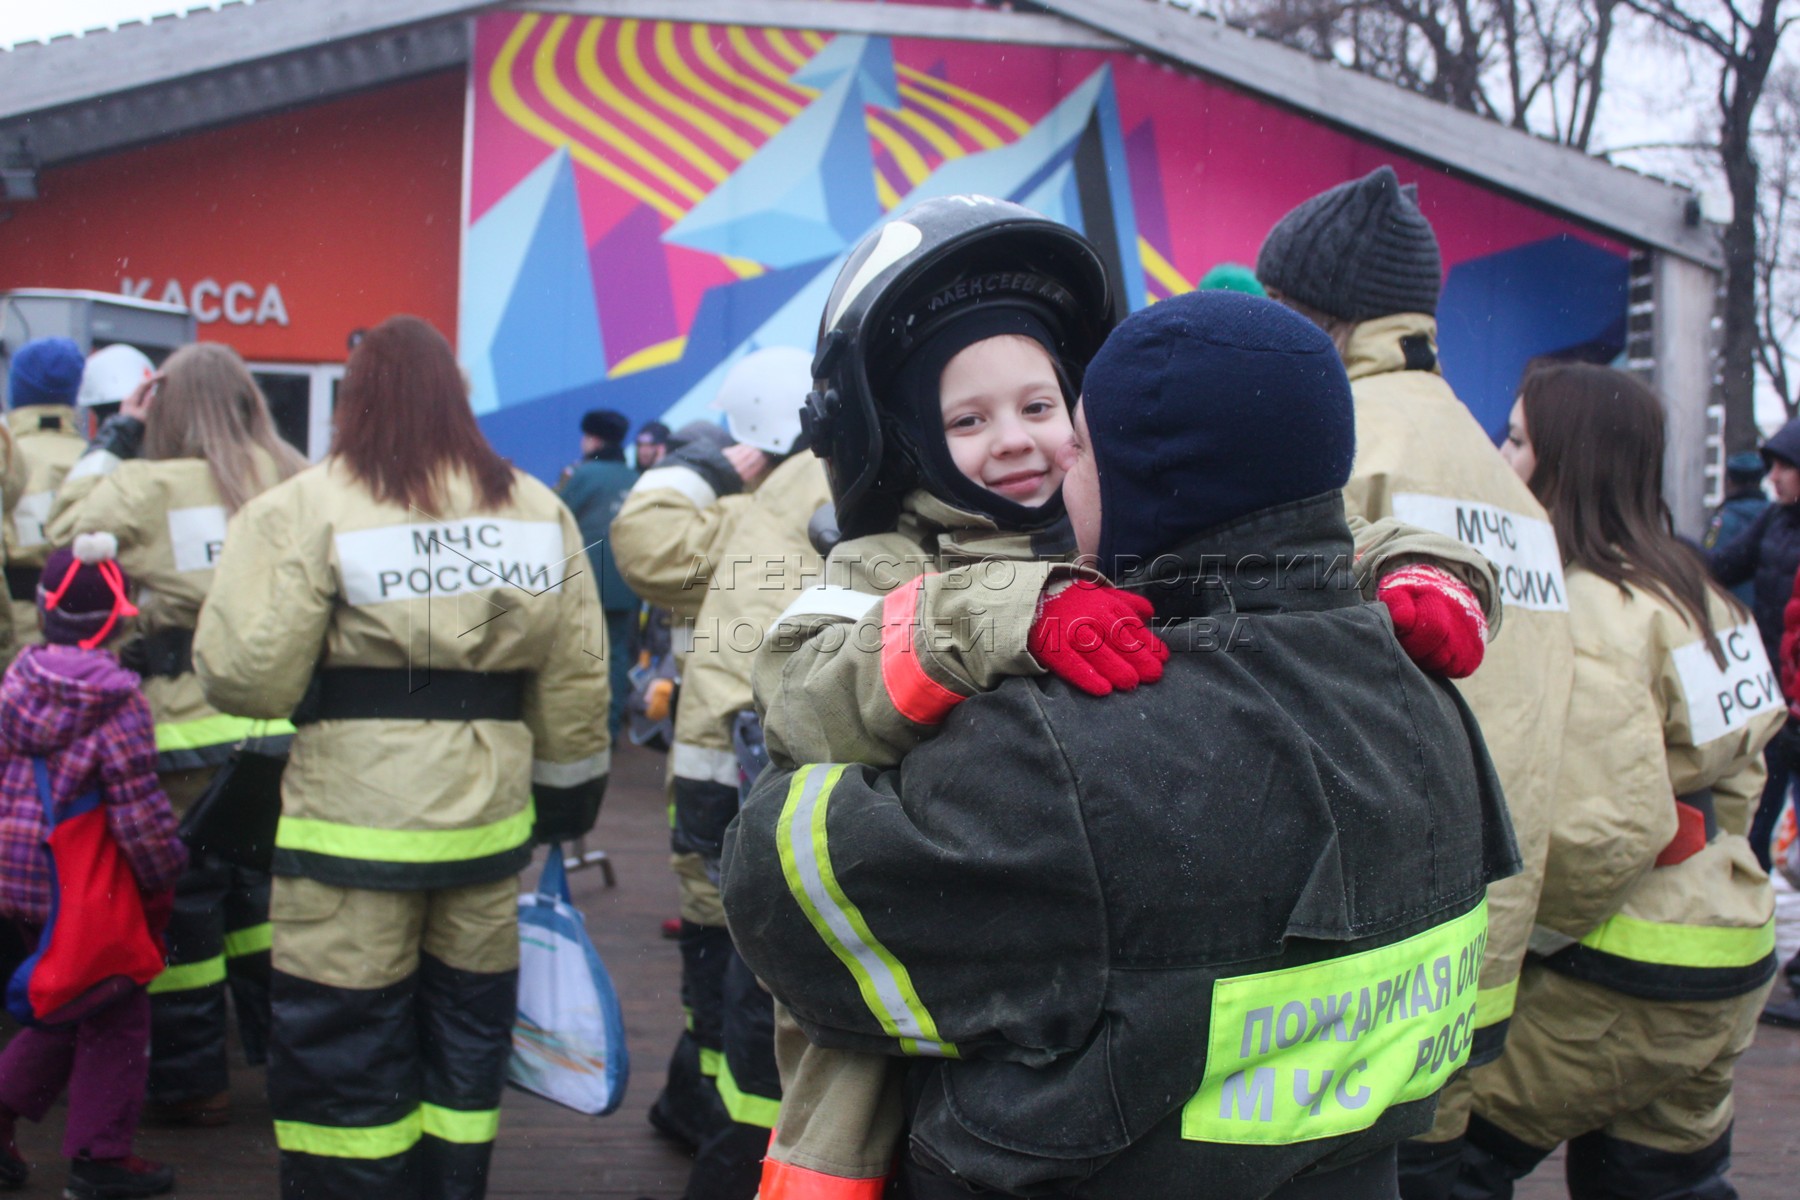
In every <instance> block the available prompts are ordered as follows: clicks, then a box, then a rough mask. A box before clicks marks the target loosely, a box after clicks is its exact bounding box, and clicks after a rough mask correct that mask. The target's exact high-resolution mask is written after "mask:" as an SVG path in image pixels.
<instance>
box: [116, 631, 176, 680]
mask: <svg viewBox="0 0 1800 1200" xmlns="http://www.w3.org/2000/svg"><path fill="white" fill-rule="evenodd" d="M119 665H120V666H122V667H124V668H125V669H126V670H128V671H136V672H137V673H138V674H139V675H140V676H142V677H143V678H145V679H157V678H162V679H176V678H179V677H180V676H182V675H188V674H191V673H192V672H193V670H194V631H193V630H191V629H159V630H157V631H156V632H155V633H146V634H145V635H144V636H142V637H140V638H133V639H132V640H131V641H129V642H127V643H125V648H124V649H122V650H120V651H119Z"/></svg>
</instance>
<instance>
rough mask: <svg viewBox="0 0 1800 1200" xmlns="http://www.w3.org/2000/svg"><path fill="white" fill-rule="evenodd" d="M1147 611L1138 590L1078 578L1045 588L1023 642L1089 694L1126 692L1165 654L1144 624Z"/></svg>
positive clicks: (1157, 669) (1147, 679)
mask: <svg viewBox="0 0 1800 1200" xmlns="http://www.w3.org/2000/svg"><path fill="white" fill-rule="evenodd" d="M1152 611H1153V610H1152V608H1151V605H1150V601H1148V600H1146V599H1145V598H1144V597H1142V596H1139V595H1136V594H1135V593H1132V592H1123V591H1120V590H1119V589H1118V588H1116V587H1112V586H1110V585H1108V584H1103V583H1097V582H1094V581H1093V580H1087V579H1078V580H1076V581H1075V582H1074V583H1072V584H1070V585H1069V586H1068V587H1065V588H1063V589H1062V590H1061V591H1058V592H1054V593H1052V592H1048V591H1047V592H1046V593H1045V599H1044V602H1043V604H1042V605H1040V606H1039V608H1038V616H1037V620H1036V621H1034V622H1032V626H1031V633H1030V635H1029V636H1028V637H1027V639H1026V646H1027V647H1028V648H1029V649H1030V650H1031V653H1032V655H1033V657H1035V658H1036V659H1037V660H1038V662H1040V663H1042V664H1043V666H1044V668H1045V669H1046V670H1048V671H1049V672H1050V673H1051V674H1053V675H1055V676H1056V677H1057V678H1058V679H1061V680H1063V681H1064V682H1066V683H1068V684H1070V685H1071V686H1073V687H1076V688H1079V689H1081V690H1082V691H1084V692H1086V693H1087V694H1088V695H1090V696H1105V695H1108V694H1110V693H1111V692H1112V691H1113V689H1115V688H1117V689H1118V690H1119V691H1122V692H1128V691H1130V690H1131V689H1132V688H1135V687H1136V686H1137V685H1138V684H1140V683H1155V682H1156V681H1157V680H1159V679H1161V678H1162V675H1163V663H1164V662H1165V661H1166V660H1167V659H1168V657H1169V648H1168V646H1166V645H1164V644H1163V641H1162V639H1161V638H1159V637H1157V636H1156V635H1155V634H1154V633H1152V632H1150V628H1149V626H1147V625H1145V624H1144V621H1145V620H1146V619H1147V618H1148V617H1149V616H1150V614H1151V612H1152Z"/></svg>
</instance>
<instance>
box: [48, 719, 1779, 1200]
mask: <svg viewBox="0 0 1800 1200" xmlns="http://www.w3.org/2000/svg"><path fill="white" fill-rule="evenodd" d="M614 762H615V767H614V771H615V773H614V776H613V781H612V786H611V790H610V792H609V794H608V796H607V801H606V809H605V812H604V813H603V814H602V816H601V818H600V823H599V826H598V828H597V829H596V831H595V835H594V837H593V838H592V839H591V841H592V844H594V845H596V846H604V847H605V848H606V849H607V851H608V852H609V853H610V854H611V856H612V858H613V862H614V866H615V868H616V870H617V873H618V887H616V888H612V889H607V888H605V887H604V886H602V881H601V879H600V873H599V872H598V871H597V870H591V869H590V870H586V871H580V872H577V873H576V874H575V875H574V876H573V877H572V880H573V884H574V891H575V898H576V902H577V904H578V905H580V906H581V908H582V909H583V910H584V911H585V912H586V913H587V916H588V928H589V929H590V930H591V931H592V933H593V935H594V940H595V943H596V944H597V945H598V946H599V948H600V953H601V955H602V957H603V958H605V960H606V965H607V968H608V969H609V970H610V971H611V972H612V975H613V979H614V982H615V983H616V984H617V985H618V987H619V990H620V993H621V996H622V998H623V1000H624V1004H625V1019H626V1027H627V1029H628V1030H629V1034H630V1041H631V1055H632V1066H633V1070H632V1078H631V1087H630V1090H629V1092H628V1093H627V1096H626V1101H625V1105H624V1107H623V1108H621V1109H620V1110H619V1111H618V1112H617V1113H615V1114H614V1115H612V1116H610V1117H606V1118H602V1119H594V1118H588V1117H583V1116H580V1115H578V1114H576V1113H572V1112H569V1111H568V1110H566V1109H563V1108H559V1107H557V1106H556V1105H553V1104H550V1103H548V1102H547V1101H543V1100H539V1099H538V1098H536V1097H535V1096H530V1095H527V1094H524V1093H521V1092H517V1091H508V1092H507V1095H506V1101H505V1107H504V1115H503V1117H502V1120H501V1127H500V1142H499V1146H498V1149H497V1150H496V1153H495V1160H494V1180H493V1186H492V1188H491V1189H490V1191H489V1195H490V1196H491V1197H494V1198H495V1200H525V1198H528V1197H529V1198H532V1200H539V1198H546V1197H571V1198H573V1197H582V1198H593V1200H636V1198H637V1197H641V1196H642V1197H654V1198H656V1200H675V1198H677V1197H679V1196H680V1195H681V1192H682V1188H683V1185H684V1183H685V1181H686V1178H687V1159H686V1158H685V1157H684V1156H683V1155H682V1154H680V1153H679V1152H677V1151H676V1150H674V1149H672V1148H671V1146H670V1145H669V1143H667V1142H665V1141H664V1140H663V1139H661V1138H660V1137H658V1136H657V1135H656V1134H655V1133H653V1132H652V1131H651V1129H650V1126H649V1125H648V1124H647V1123H646V1122H645V1119H644V1113H645V1110H646V1109H647V1108H648V1107H649V1104H650V1101H651V1100H652V1099H654V1098H655V1096H656V1093H657V1091H658V1090H659V1089H660V1088H661V1086H662V1075H663V1066H664V1062H665V1060H666V1058H667V1056H668V1052H669V1050H670V1048H671V1046H672V1045H673V1042H674V1038H675V1035H676V1033H677V1031H678V1030H679V1028H680V1025H681V1003H680V995H679V991H678V978H679V974H680V961H679V955H678V954H677V952H676V948H675V943H673V942H670V941H664V940H663V939H662V937H661V936H660V930H659V926H660V924H661V922H662V919H663V918H664V917H666V916H670V915H672V914H673V913H674V911H675V888H674V884H673V883H672V881H671V879H670V877H669V874H668V869H667V865H666V863H667V847H668V824H667V817H666V813H665V809H664V807H663V798H662V788H661V779H662V758H661V756H659V755H653V754H649V753H647V752H644V751H640V750H637V749H635V748H632V747H626V748H624V749H623V750H621V751H620V752H619V753H618V755H617V757H616V758H615V760H614ZM262 1089H263V1077H262V1072H261V1071H259V1070H251V1069H247V1068H245V1069H240V1070H238V1071H237V1073H236V1075H235V1078H234V1080H233V1092H234V1096H235V1103H236V1119H235V1120H234V1121H233V1123H232V1124H230V1125H228V1126H225V1127H224V1128H221V1129H215V1130H180V1131H171V1130H160V1129H145V1130H144V1131H143V1133H142V1134H141V1135H140V1137H139V1143H138V1144H139V1150H140V1152H141V1153H143V1154H145V1155H146V1156H148V1157H152V1158H157V1159H161V1160H163V1161H166V1162H169V1163H172V1164H174V1165H175V1166H176V1168H177V1171H178V1172H179V1178H178V1186H177V1188H176V1193H177V1195H179V1196H181V1197H183V1198H184V1200H243V1198H246V1197H272V1196H274V1195H275V1194H276V1187H275V1146H274V1139H273V1136H272V1134H271V1131H270V1126H269V1111H268V1104H267V1102H266V1100H265V1099H264V1098H263V1091H262ZM20 1133H21V1137H20V1143H21V1149H22V1150H23V1151H24V1153H25V1156H26V1157H27V1159H29V1160H31V1161H32V1162H33V1163H35V1164H37V1171H38V1177H37V1178H36V1179H34V1180H33V1181H32V1183H31V1185H30V1186H29V1188H28V1189H27V1191H25V1192H23V1193H20V1194H21V1195H24V1196H54V1195H59V1194H60V1192H61V1185H62V1180H63V1169H62V1164H61V1162H60V1161H59V1159H58V1155H59V1141H60V1137H61V1120H60V1114H53V1115H52V1117H51V1119H50V1120H49V1121H47V1122H46V1123H45V1125H44V1126H43V1127H41V1128H36V1127H31V1126H23V1127H21V1130H20ZM1736 1148H1737V1152H1736V1164H1735V1168H1734V1171H1733V1178H1734V1180H1735V1181H1736V1183H1737V1186H1738V1189H1739V1191H1740V1193H1741V1194H1742V1196H1743V1197H1744V1200H1791V1198H1792V1197H1794V1196H1796V1195H1800V1032H1795V1031H1788V1030H1779V1029H1767V1028H1765V1029H1764V1030H1762V1032H1761V1033H1760V1035H1759V1037H1758V1040H1757V1044H1756V1046H1755V1047H1753V1048H1752V1050H1751V1051H1750V1053H1749V1055H1748V1056H1747V1057H1746V1059H1745V1060H1744V1062H1743V1064H1742V1066H1741V1067H1740V1070H1739V1073H1738V1125H1737V1135H1736ZM1518 1194H1519V1197H1520V1200H1552V1198H1554V1197H1559V1196H1562V1195H1563V1194H1564V1192H1563V1189H1562V1187H1561V1169H1560V1166H1559V1165H1558V1163H1557V1160H1555V1159H1552V1160H1551V1161H1550V1162H1549V1163H1547V1164H1546V1165H1545V1167H1544V1168H1543V1169H1542V1170H1540V1171H1538V1172H1537V1173H1536V1175H1534V1176H1533V1177H1532V1178H1531V1179H1529V1180H1527V1181H1526V1182H1525V1183H1524V1184H1523V1185H1522V1186H1521V1187H1520V1189H1519V1193H1518ZM371 1200H374V1198H371Z"/></svg>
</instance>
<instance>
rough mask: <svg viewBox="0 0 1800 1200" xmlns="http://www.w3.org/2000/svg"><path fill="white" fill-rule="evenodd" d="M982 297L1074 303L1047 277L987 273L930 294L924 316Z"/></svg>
mask: <svg viewBox="0 0 1800 1200" xmlns="http://www.w3.org/2000/svg"><path fill="white" fill-rule="evenodd" d="M983 296H1042V297H1044V298H1045V299H1046V300H1049V301H1051V302H1053V303H1055V304H1059V305H1063V306H1065V307H1067V306H1072V305H1073V304H1074V303H1075V300H1074V297H1072V296H1070V295H1069V290H1068V289H1067V288H1065V287H1063V285H1062V284H1060V283H1058V282H1056V280H1054V279H1052V278H1050V277H1049V276H1048V275H1038V274H1036V273H1034V272H1026V271H990V272H989V273H987V274H986V275H973V276H970V277H969V278H967V279H959V280H957V281H956V282H955V283H953V284H951V285H950V286H949V287H946V288H942V289H940V290H938V291H936V292H933V293H932V295H931V298H930V299H929V300H927V301H926V302H925V311H926V312H927V313H935V312H940V311H942V310H943V309H946V308H949V307H950V306H952V305H955V304H961V303H963V302H964V301H967V300H976V299H980V298H981V297H983Z"/></svg>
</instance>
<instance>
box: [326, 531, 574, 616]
mask: <svg viewBox="0 0 1800 1200" xmlns="http://www.w3.org/2000/svg"><path fill="white" fill-rule="evenodd" d="M336 541H337V553H338V568H339V570H340V571H341V572H342V575H343V580H344V598H345V599H346V600H348V601H349V602H350V603H351V604H352V605H357V606H361V605H365V604H382V603H385V602H387V601H390V600H418V599H423V598H426V597H432V596H460V595H463V594H464V593H467V592H483V591H491V590H493V589H495V588H516V589H518V590H520V591H523V592H528V593H531V594H534V595H535V594H536V593H539V592H545V591H549V590H550V589H552V588H554V587H556V586H558V585H559V584H561V583H562V581H563V580H564V579H566V578H569V577H571V576H575V575H580V574H582V573H583V572H584V571H586V570H587V568H588V562H587V556H586V555H584V554H577V555H575V556H574V557H572V558H571V557H570V556H569V555H568V554H567V553H566V552H565V551H564V550H563V538H562V526H561V525H560V524H559V523H557V522H555V521H515V520H510V519H507V518H504V517H475V518H471V519H469V520H467V521H451V522H448V523H445V524H437V525H426V524H415V525H390V526H388V527H387V528H385V529H361V530H357V531H356V532H354V533H340V534H338V535H337V539H336Z"/></svg>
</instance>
